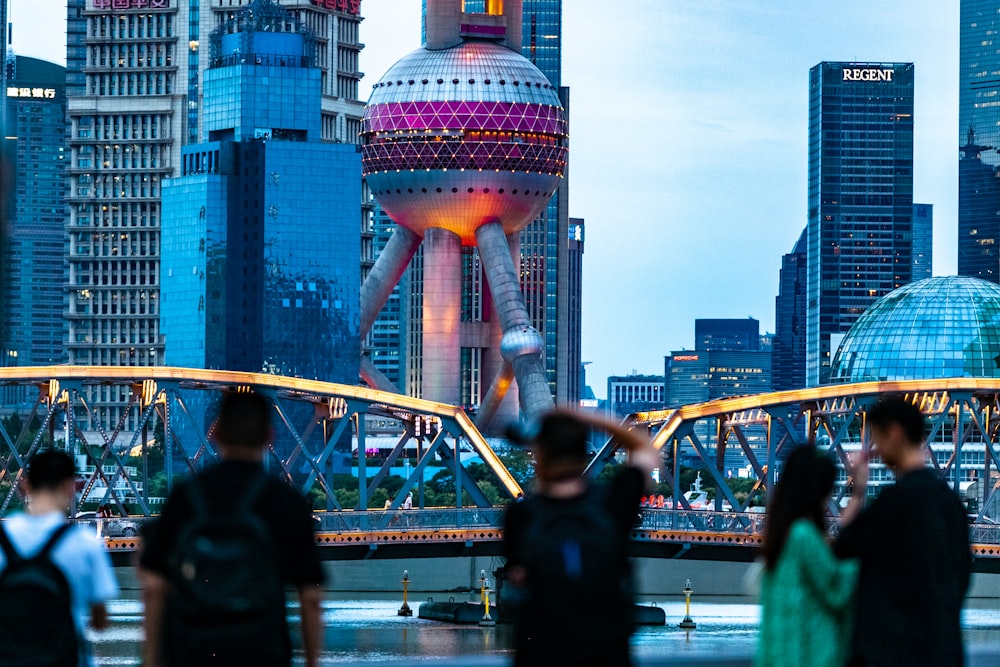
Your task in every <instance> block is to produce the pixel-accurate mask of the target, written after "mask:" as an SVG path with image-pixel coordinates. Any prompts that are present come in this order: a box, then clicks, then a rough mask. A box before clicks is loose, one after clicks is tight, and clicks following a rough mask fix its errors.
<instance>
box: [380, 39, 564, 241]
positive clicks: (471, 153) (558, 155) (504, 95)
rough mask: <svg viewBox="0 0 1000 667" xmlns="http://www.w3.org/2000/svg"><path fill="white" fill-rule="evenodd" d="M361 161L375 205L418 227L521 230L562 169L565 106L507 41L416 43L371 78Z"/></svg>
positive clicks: (463, 232)
mask: <svg viewBox="0 0 1000 667" xmlns="http://www.w3.org/2000/svg"><path fill="white" fill-rule="evenodd" d="M361 137H362V168H363V171H364V175H365V178H366V180H367V182H368V186H369V188H370V189H371V191H372V194H373V195H374V196H375V198H376V199H377V200H378V202H379V204H380V205H381V206H382V207H383V208H384V209H385V210H386V212H387V213H388V214H389V215H390V217H392V219H393V220H395V221H396V222H397V223H399V224H401V225H404V226H406V227H408V228H409V229H411V230H412V231H414V232H416V233H417V234H420V235H423V233H424V232H425V231H426V230H427V229H429V228H442V229H447V230H449V231H451V232H454V233H455V234H457V235H458V236H459V237H461V239H462V243H463V244H465V245H474V244H475V242H476V240H475V232H476V229H477V228H478V227H479V226H481V225H484V224H487V223H490V222H500V223H501V225H502V226H503V229H504V232H505V233H508V234H510V233H512V232H516V231H519V230H521V229H522V228H524V226H525V225H527V224H528V223H529V222H531V221H532V220H533V219H534V218H535V217H536V216H537V215H538V214H539V213H540V212H541V211H542V210H543V209H544V208H545V205H546V203H547V202H548V201H549V198H550V197H551V196H552V194H553V192H554V191H555V190H556V188H558V187H559V181H560V179H561V178H562V176H563V172H564V170H565V168H566V151H567V148H566V139H567V133H566V115H565V110H564V109H563V107H562V104H561V102H560V100H559V96H558V94H557V91H556V89H555V87H554V86H552V85H551V84H550V83H549V82H548V80H547V79H546V78H545V75H544V74H542V73H541V72H540V71H539V70H538V68H537V67H535V66H534V65H533V64H532V63H531V62H530V61H529V60H527V59H526V58H524V57H523V56H522V55H520V54H519V53H516V52H514V51H512V50H510V49H508V48H507V47H505V46H502V45H499V44H496V43H493V42H488V41H468V42H465V43H463V44H461V45H459V46H456V47H453V48H450V49H445V50H440V51H430V50H427V49H418V50H417V51H414V52H413V53H410V54H409V55H407V56H405V57H404V58H402V59H401V60H400V61H399V62H397V63H396V64H395V65H393V66H392V67H391V68H390V69H389V71H388V72H386V73H385V75H383V76H382V78H381V79H380V80H379V82H378V83H377V84H375V86H374V89H373V92H372V95H371V98H370V99H369V100H368V105H367V106H366V107H365V113H364V117H363V119H362V121H361Z"/></svg>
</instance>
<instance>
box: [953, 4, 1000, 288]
mask: <svg viewBox="0 0 1000 667" xmlns="http://www.w3.org/2000/svg"><path fill="white" fill-rule="evenodd" d="M960 25H961V28H960V33H959V73H958V146H959V152H960V157H959V161H958V275H960V276H972V277H975V278H982V279H983V280H989V281H992V282H995V283H996V282H1000V216H998V212H1000V174H998V173H997V165H998V164H1000V155H998V153H997V149H998V148H1000V106H998V105H1000V97H998V95H1000V41H997V40H996V36H997V34H998V31H1000V0H961V11H960Z"/></svg>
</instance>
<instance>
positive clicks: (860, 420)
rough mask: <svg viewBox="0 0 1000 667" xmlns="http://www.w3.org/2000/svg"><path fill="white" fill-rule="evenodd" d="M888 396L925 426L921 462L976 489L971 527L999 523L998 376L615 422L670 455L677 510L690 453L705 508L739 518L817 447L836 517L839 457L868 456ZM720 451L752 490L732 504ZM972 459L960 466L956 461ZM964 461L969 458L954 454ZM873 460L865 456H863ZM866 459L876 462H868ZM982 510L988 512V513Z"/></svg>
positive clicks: (606, 455)
mask: <svg viewBox="0 0 1000 667" xmlns="http://www.w3.org/2000/svg"><path fill="white" fill-rule="evenodd" d="M886 394H897V395H902V396H904V397H906V398H907V399H908V400H910V401H912V402H914V403H915V404H917V405H918V406H919V407H920V408H921V410H922V411H923V413H924V414H925V416H926V417H927V420H928V425H929V427H928V429H927V432H928V439H927V441H928V443H929V444H930V447H929V448H928V459H929V465H930V466H932V467H933V468H934V469H935V470H936V471H937V472H938V474H940V475H941V477H942V478H944V479H945V480H947V481H948V482H949V483H950V484H951V485H952V487H953V488H954V489H956V491H958V490H959V489H960V488H961V485H962V484H963V483H965V482H969V481H970V480H971V479H972V478H973V477H975V478H976V479H980V480H983V486H984V487H985V488H984V489H983V490H982V491H981V492H980V495H979V497H978V500H979V504H978V508H977V509H976V510H975V512H976V517H975V522H976V523H984V522H993V521H997V522H1000V516H997V514H1000V511H996V508H1000V495H998V493H997V492H998V489H1000V459H998V458H997V453H998V447H997V444H996V443H997V439H998V437H1000V380H997V379H978V378H950V379H939V380H912V381H903V382H866V383H855V384H843V385H827V386H823V387H815V388H810V389H802V390H797V391H785V392H775V393H770V394H760V395H754V396H743V397H738V398H729V399H720V400H716V401H710V402H707V403H701V404H696V405H689V406H684V407H681V408H678V409H670V410H659V411H650V412H642V413H636V414H633V415H630V416H629V417H627V418H626V420H625V423H627V424H630V425H631V426H632V427H633V428H637V429H643V431H644V432H648V433H649V434H650V435H651V436H652V438H653V443H654V445H655V446H656V447H657V448H658V449H660V450H661V451H664V452H665V453H666V452H669V453H671V454H672V455H671V456H669V457H667V458H668V459H670V460H672V462H673V463H672V467H671V468H670V469H668V470H667V471H666V472H667V475H666V479H665V480H664V481H666V482H667V483H668V484H669V485H670V486H671V487H672V489H673V493H674V497H675V498H676V499H677V501H678V502H677V504H678V506H679V507H680V508H681V509H684V510H690V509H691V508H690V506H689V505H688V503H687V501H686V500H685V499H684V498H683V492H684V491H685V489H679V488H678V486H679V480H680V461H681V456H680V454H681V452H682V451H689V452H690V451H693V452H694V453H696V454H697V456H698V458H699V459H700V460H701V461H702V463H703V464H704V467H705V468H707V469H708V472H709V474H710V475H711V477H712V480H711V481H713V482H714V483H715V485H716V488H717V489H718V493H717V494H716V496H715V498H716V500H715V503H716V505H715V508H714V509H715V510H716V511H718V510H721V509H722V503H723V500H725V501H727V502H728V503H729V504H730V505H731V506H732V508H733V511H734V512H736V513H741V512H747V511H748V508H749V506H750V504H751V502H752V500H753V498H754V497H755V496H757V495H758V494H759V493H766V492H767V491H769V490H770V489H771V488H772V487H773V485H774V483H775V480H776V471H777V470H778V469H780V463H781V461H782V460H783V459H784V457H785V456H786V455H787V452H788V451H790V449H791V448H793V447H795V446H798V445H802V444H813V445H817V446H819V447H821V448H826V449H828V450H829V451H830V452H831V455H832V456H834V457H835V459H836V460H837V462H838V463H839V465H840V466H841V467H842V468H843V469H844V470H845V472H846V474H847V479H846V480H842V482H843V483H842V484H840V485H839V490H838V492H837V494H836V495H835V496H834V498H833V499H832V500H831V503H830V510H831V514H833V515H837V514H838V513H839V509H838V508H839V507H840V501H841V500H843V498H844V495H845V493H846V488H847V487H848V485H849V484H850V482H851V480H850V469H851V465H850V461H849V454H850V453H851V452H852V451H862V452H865V453H869V452H871V434H870V432H869V429H868V427H867V424H866V415H867V411H868V409H869V408H870V407H871V406H872V405H874V404H875V403H876V402H877V401H878V400H879V398H880V397H882V396H884V395H886ZM727 448H739V449H740V450H741V452H742V454H743V455H744V457H745V460H746V462H747V466H748V467H749V470H750V473H751V477H752V478H753V479H754V486H753V488H752V490H751V491H750V493H749V496H748V497H747V498H746V499H744V500H742V501H738V500H737V498H736V497H735V494H734V493H733V492H732V489H731V487H730V485H729V482H728V480H727V477H726V470H725V467H724V458H725V452H726V449H727ZM980 450H981V451H982V460H981V462H978V463H976V464H971V465H970V464H968V463H966V462H964V461H963V458H964V459H969V458H973V459H976V458H978V454H977V453H978V452H979V451H980ZM619 453H620V452H619V443H618V442H617V441H616V440H614V439H611V440H608V441H607V442H605V443H604V445H603V446H602V447H601V448H599V450H598V452H597V453H596V455H595V456H594V458H593V460H592V461H591V464H590V467H589V469H588V472H589V473H591V474H594V473H596V472H598V471H599V470H600V469H601V468H602V467H603V466H605V465H607V464H608V463H609V462H612V461H614V460H615V457H616V455H618V454H619ZM963 455H971V456H963ZM873 456H874V455H873ZM875 458H876V461H877V457H875ZM991 513H992V514H991Z"/></svg>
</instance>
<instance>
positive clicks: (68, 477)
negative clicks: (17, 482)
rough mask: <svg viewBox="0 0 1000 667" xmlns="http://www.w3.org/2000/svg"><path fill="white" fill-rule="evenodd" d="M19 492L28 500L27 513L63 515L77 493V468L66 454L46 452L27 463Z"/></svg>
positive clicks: (39, 453)
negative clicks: (60, 512)
mask: <svg viewBox="0 0 1000 667" xmlns="http://www.w3.org/2000/svg"><path fill="white" fill-rule="evenodd" d="M22 484H23V487H22V491H23V492H24V494H25V496H26V497H28V498H29V499H30V502H29V503H28V505H27V508H28V512H30V513H32V514H36V513H37V514H42V513H45V512H54V511H65V509H66V507H67V506H68V505H69V502H70V500H71V499H72V497H73V494H74V493H75V492H76V466H75V464H74V463H73V457H72V456H70V455H69V454H67V453H65V452H60V451H56V450H54V449H47V450H43V451H41V452H38V453H37V454H35V455H34V456H32V457H31V460H30V461H28V466H27V474H26V475H25V478H24V481H23V483H22Z"/></svg>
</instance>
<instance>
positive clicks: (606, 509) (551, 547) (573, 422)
mask: <svg viewBox="0 0 1000 667" xmlns="http://www.w3.org/2000/svg"><path fill="white" fill-rule="evenodd" d="M591 426H595V427H598V428H600V429H601V430H603V431H606V432H608V433H611V434H612V435H613V436H615V437H616V438H617V439H618V440H619V441H620V442H621V443H622V444H623V445H624V446H625V447H626V448H627V449H628V450H629V464H628V466H626V467H625V468H624V469H623V470H622V471H621V472H619V473H618V474H617V475H615V476H614V478H613V479H612V480H611V481H610V483H609V484H607V485H595V484H591V483H590V482H589V481H588V480H587V479H585V478H583V477H582V475H583V473H584V470H585V468H586V466H587V463H588V455H587V445H588V442H589V440H590V429H591ZM511 435H512V436H513V438H512V439H514V440H520V441H522V442H523V443H524V444H528V445H530V446H531V449H532V452H533V454H534V457H535V482H536V489H535V492H534V493H533V494H529V496H528V497H527V498H526V499H525V500H524V501H523V502H514V503H511V504H510V505H509V506H508V508H507V512H506V516H505V522H504V524H505V525H504V554H505V555H506V557H507V565H506V569H507V580H508V582H509V584H510V587H511V588H510V589H509V590H507V591H505V597H504V602H503V603H504V604H508V603H510V604H513V605H515V606H516V616H517V628H516V632H515V637H516V639H515V657H514V664H515V665H516V666H517V667H525V666H535V665H538V666H541V665H545V666H546V667H558V666H562V665H565V666H567V667H568V666H570V665H572V666H573V667H618V666H624V665H629V664H631V663H630V655H629V637H630V635H631V633H632V629H633V622H632V604H633V594H632V588H631V572H630V566H629V562H628V552H627V547H628V540H629V533H630V531H631V528H632V525H633V524H634V522H635V517H636V513H637V512H638V510H639V501H640V499H641V497H642V494H643V493H644V492H645V491H647V486H649V485H650V484H651V480H650V474H651V473H652V471H653V469H654V468H656V467H657V466H658V465H659V453H658V452H657V451H656V450H654V449H653V447H651V446H650V443H649V441H648V440H647V439H646V438H645V437H643V436H641V435H639V434H637V433H635V432H633V431H630V430H626V429H625V428H624V427H622V426H621V425H619V424H618V423H615V422H611V421H608V420H605V419H603V418H600V417H598V416H596V415H593V414H589V413H582V412H581V413H575V412H569V411H560V410H557V411H553V412H550V413H548V414H546V415H544V416H543V417H542V418H541V421H540V422H539V424H538V428H537V432H534V433H521V434H520V435H518V434H516V433H512V434H511Z"/></svg>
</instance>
